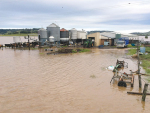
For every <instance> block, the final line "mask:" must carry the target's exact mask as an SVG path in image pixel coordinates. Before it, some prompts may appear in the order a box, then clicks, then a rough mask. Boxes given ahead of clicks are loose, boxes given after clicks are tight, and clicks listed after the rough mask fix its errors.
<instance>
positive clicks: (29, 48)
mask: <svg viewBox="0 0 150 113" xmlns="http://www.w3.org/2000/svg"><path fill="white" fill-rule="evenodd" d="M28 44H29V45H28V46H29V50H30V41H29V35H28Z"/></svg>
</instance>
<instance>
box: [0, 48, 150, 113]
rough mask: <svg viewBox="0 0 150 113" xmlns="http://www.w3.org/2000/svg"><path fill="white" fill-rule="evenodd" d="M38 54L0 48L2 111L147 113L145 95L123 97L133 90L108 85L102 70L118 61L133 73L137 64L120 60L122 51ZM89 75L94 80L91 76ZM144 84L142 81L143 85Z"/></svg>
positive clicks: (149, 101) (106, 73) (149, 100)
mask: <svg viewBox="0 0 150 113" xmlns="http://www.w3.org/2000/svg"><path fill="white" fill-rule="evenodd" d="M41 52H42V50H31V51H28V50H23V51H22V50H15V51H14V50H13V49H8V48H6V49H4V50H3V51H2V50H0V64H1V65H0V111H1V112H2V113H27V112H28V113H38V112H39V113H41V112H42V113H120V112H122V113H126V112H130V113H135V112H136V113H149V112H148V111H150V107H149V105H150V97H149V96H147V97H146V102H145V103H143V102H141V96H137V95H128V94H127V91H138V90H139V89H138V83H137V81H138V78H137V77H136V78H135V85H134V88H131V87H130V85H128V87H127V88H122V87H118V86H117V84H116V83H117V80H115V81H114V84H110V80H111V77H112V76H113V73H112V72H111V71H108V70H106V67H108V66H109V65H115V64H116V61H117V59H119V60H125V61H126V62H128V63H129V68H128V69H124V70H122V72H124V71H126V72H128V73H129V71H128V70H129V69H132V70H134V71H135V70H137V66H136V62H133V61H132V60H131V59H124V57H123V56H124V55H125V51H124V50H123V49H120V50H99V49H93V50H92V52H91V53H80V54H79V53H77V54H64V55H46V54H40V53H41ZM91 75H94V76H95V78H92V77H90V76H91ZM143 84H144V83H143Z"/></svg>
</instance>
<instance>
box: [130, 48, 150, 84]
mask: <svg viewBox="0 0 150 113" xmlns="http://www.w3.org/2000/svg"><path fill="white" fill-rule="evenodd" d="M145 51H146V53H148V54H143V55H139V57H140V60H141V62H142V64H141V66H142V67H143V69H145V71H146V74H148V75H150V47H145ZM136 53H137V49H135V48H132V49H129V51H128V55H133V54H136ZM148 81H149V82H150V77H149V80H148Z"/></svg>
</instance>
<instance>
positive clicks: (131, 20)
mask: <svg viewBox="0 0 150 113" xmlns="http://www.w3.org/2000/svg"><path fill="white" fill-rule="evenodd" d="M149 19H150V1H149V0H1V1H0V28H41V27H44V28H46V27H47V26H48V25H50V24H51V23H56V24H58V25H59V26H60V27H61V28H63V27H64V28H66V29H71V28H76V29H79V30H80V29H85V30H112V31H116V32H133V31H150V21H149Z"/></svg>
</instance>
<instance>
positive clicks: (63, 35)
mask: <svg viewBox="0 0 150 113" xmlns="http://www.w3.org/2000/svg"><path fill="white" fill-rule="evenodd" d="M68 40H69V31H67V30H66V29H64V28H62V29H61V30H60V41H61V42H67V41H68Z"/></svg>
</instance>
